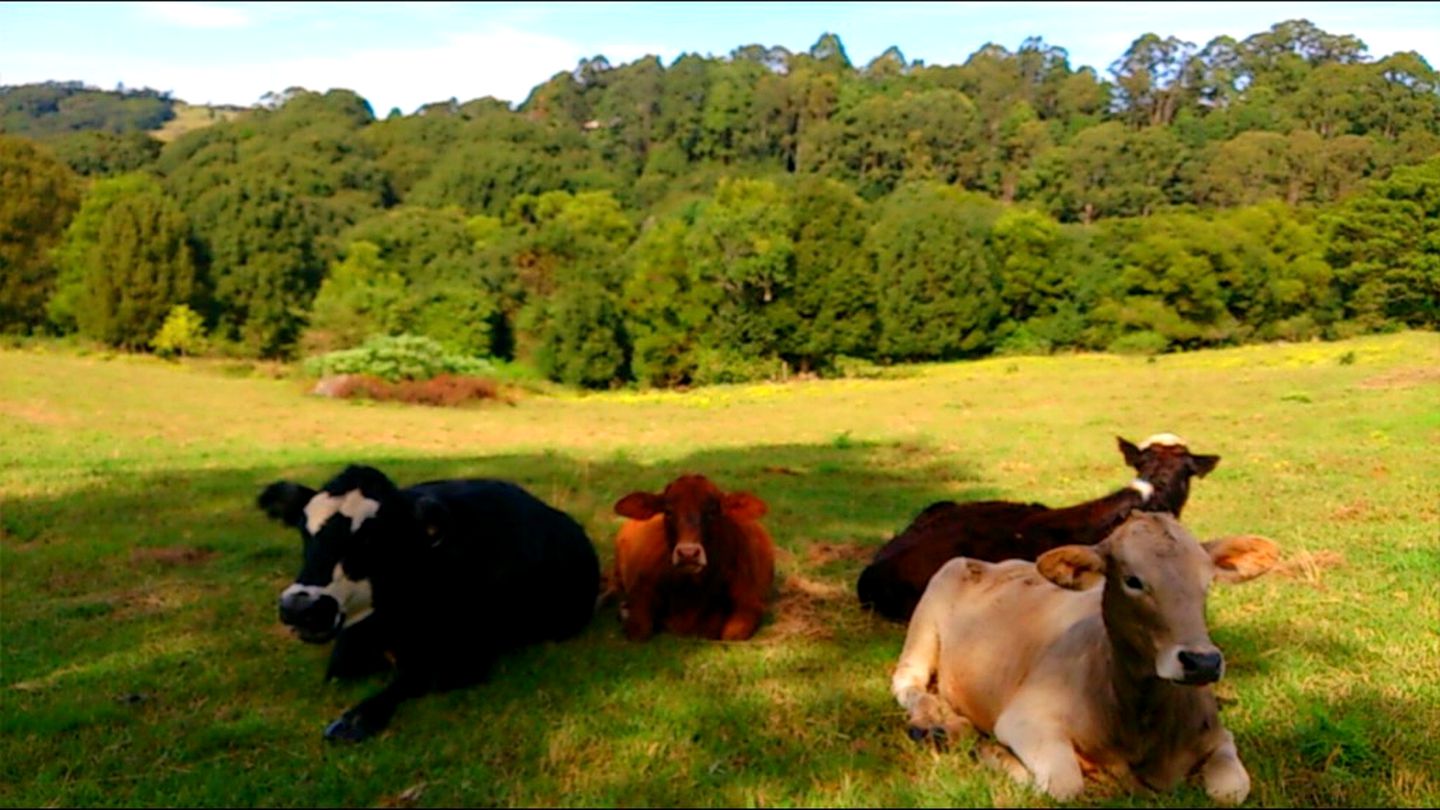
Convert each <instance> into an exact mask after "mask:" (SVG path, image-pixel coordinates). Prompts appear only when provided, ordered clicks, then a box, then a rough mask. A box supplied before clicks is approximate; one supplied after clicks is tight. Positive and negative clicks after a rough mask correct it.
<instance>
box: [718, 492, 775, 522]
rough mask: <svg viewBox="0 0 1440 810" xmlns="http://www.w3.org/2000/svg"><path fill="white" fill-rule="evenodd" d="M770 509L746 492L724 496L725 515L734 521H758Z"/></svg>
mask: <svg viewBox="0 0 1440 810" xmlns="http://www.w3.org/2000/svg"><path fill="white" fill-rule="evenodd" d="M769 510H770V507H768V506H766V505H765V502H764V501H762V500H760V498H758V497H757V496H755V495H751V494H750V493H748V492H732V493H730V494H729V495H726V496H725V514H727V515H729V516H730V517H732V518H734V519H736V520H759V519H760V518H762V517H765V513H766V512H768V511H769Z"/></svg>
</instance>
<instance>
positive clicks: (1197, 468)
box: [1190, 455, 1220, 478]
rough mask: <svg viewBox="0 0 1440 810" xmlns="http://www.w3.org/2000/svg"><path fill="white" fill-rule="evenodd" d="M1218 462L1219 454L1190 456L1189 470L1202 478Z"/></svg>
mask: <svg viewBox="0 0 1440 810" xmlns="http://www.w3.org/2000/svg"><path fill="white" fill-rule="evenodd" d="M1219 464H1220V457H1219V456H1195V455H1192V456H1190V471H1191V472H1193V473H1195V474H1196V475H1198V476H1200V477H1201V478H1204V477H1205V476H1206V474H1208V473H1209V472H1210V471H1212V470H1214V469H1215V467H1216V466H1217V465H1219Z"/></svg>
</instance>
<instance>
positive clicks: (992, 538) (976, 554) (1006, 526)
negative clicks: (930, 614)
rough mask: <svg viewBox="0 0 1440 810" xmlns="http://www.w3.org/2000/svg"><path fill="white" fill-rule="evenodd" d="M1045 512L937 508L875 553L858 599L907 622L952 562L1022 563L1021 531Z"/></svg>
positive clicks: (1013, 507)
mask: <svg viewBox="0 0 1440 810" xmlns="http://www.w3.org/2000/svg"><path fill="white" fill-rule="evenodd" d="M1046 511H1048V510H1047V507H1045V506H1044V505H1042V504H1038V503H1015V502H1012V501H972V502H968V503H963V504H962V503H955V502H953V501H940V502H937V503H933V504H931V505H929V506H927V507H925V509H924V510H923V511H921V512H920V514H919V515H917V516H916V517H915V519H914V520H913V521H911V523H910V525H909V526H906V527H905V529H904V531H902V532H900V534H897V535H896V536H895V537H894V538H893V539H891V540H890V542H888V543H886V544H885V545H884V546H882V547H881V548H880V550H879V551H877V552H876V553H875V556H874V558H872V560H871V562H870V564H869V565H868V566H866V567H865V570H864V571H862V572H861V573H860V579H859V580H858V581H857V582H856V586H855V589H856V595H857V596H858V597H859V599H860V603H861V604H862V605H866V606H871V607H873V608H874V609H875V610H876V611H877V612H878V613H880V615H882V616H884V617H886V618H888V619H890V620H892V621H905V620H906V619H908V618H910V615H911V614H912V613H913V612H914V610H915V604H916V602H918V601H919V600H920V595H921V593H923V592H924V590H925V586H926V584H927V583H929V581H930V577H932V576H934V574H935V572H936V571H938V570H940V567H941V566H943V565H944V564H945V563H946V562H948V561H949V560H952V559H955V558H956V557H960V556H964V557H969V558H971V559H976V560H984V561H988V562H999V561H1001V560H1007V559H1015V558H1021V557H1023V556H1024V554H1023V550H1022V549H1020V548H1018V547H1017V543H1018V540H1017V536H1016V528H1017V527H1018V526H1019V525H1020V523H1021V522H1022V521H1023V520H1025V519H1026V518H1028V517H1032V516H1034V515H1036V514H1040V513H1043V512H1046Z"/></svg>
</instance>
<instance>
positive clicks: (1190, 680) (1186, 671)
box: [1176, 650, 1225, 686]
mask: <svg viewBox="0 0 1440 810" xmlns="http://www.w3.org/2000/svg"><path fill="white" fill-rule="evenodd" d="M1176 657H1177V658H1178V659H1180V675H1181V677H1180V679H1179V682H1180V683H1183V684H1189V685H1195V686H1199V685H1201V684H1207V683H1215V682H1216V681H1218V680H1220V676H1221V675H1223V674H1224V673H1225V657H1224V656H1223V655H1221V654H1220V651H1219V650H1204V651H1194V650H1181V651H1180V652H1179V653H1178V654H1177V655H1176Z"/></svg>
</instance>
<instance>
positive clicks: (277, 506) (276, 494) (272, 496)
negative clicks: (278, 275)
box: [255, 481, 315, 527]
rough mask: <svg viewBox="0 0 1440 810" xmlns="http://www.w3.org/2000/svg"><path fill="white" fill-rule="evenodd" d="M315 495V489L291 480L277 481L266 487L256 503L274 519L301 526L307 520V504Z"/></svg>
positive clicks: (288, 524) (289, 524)
mask: <svg viewBox="0 0 1440 810" xmlns="http://www.w3.org/2000/svg"><path fill="white" fill-rule="evenodd" d="M313 497H315V490H313V489H311V488H309V487H307V486H303V485H301V484H296V483H293V482H291V481H276V482H274V483H272V484H270V485H269V486H267V487H265V489H264V491H262V492H261V493H260V497H258V498H256V499H255V505H256V506H258V507H260V509H261V510H262V511H263V512H264V513H265V514H267V515H269V516H270V517H271V519H273V520H278V521H280V522H281V523H284V524H285V525H286V526H297V527H298V526H299V525H301V524H302V523H304V521H305V504H307V503H310V499H311V498H313Z"/></svg>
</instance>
